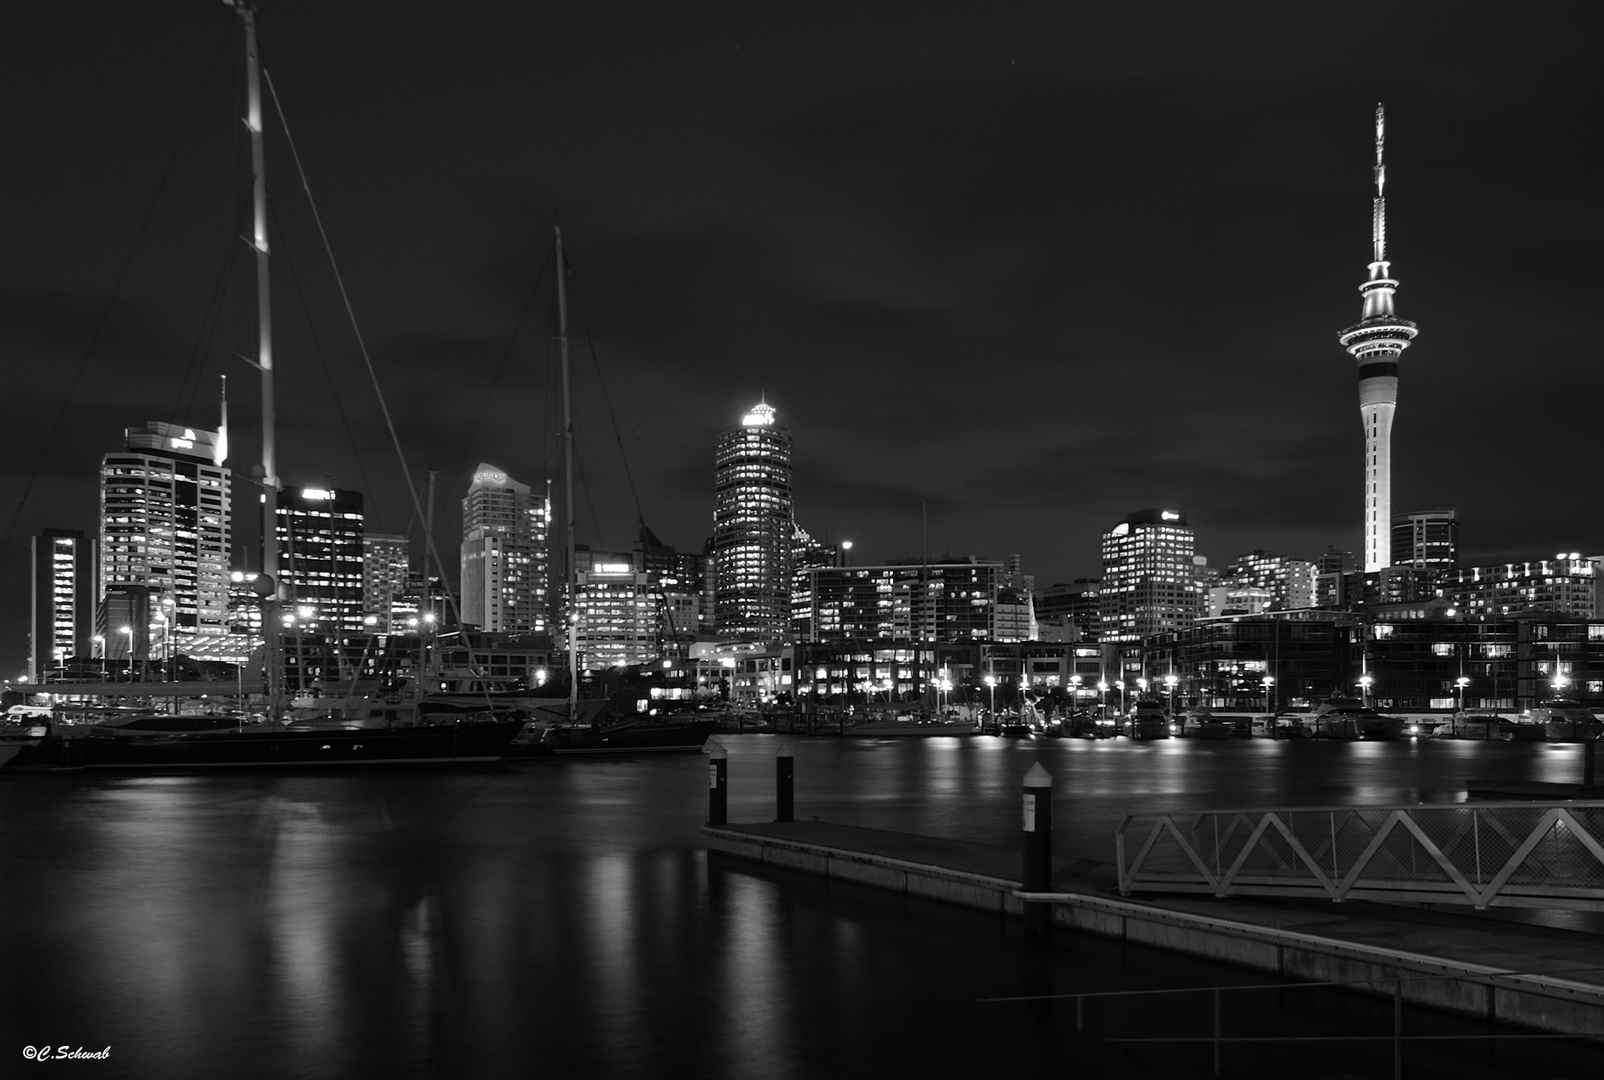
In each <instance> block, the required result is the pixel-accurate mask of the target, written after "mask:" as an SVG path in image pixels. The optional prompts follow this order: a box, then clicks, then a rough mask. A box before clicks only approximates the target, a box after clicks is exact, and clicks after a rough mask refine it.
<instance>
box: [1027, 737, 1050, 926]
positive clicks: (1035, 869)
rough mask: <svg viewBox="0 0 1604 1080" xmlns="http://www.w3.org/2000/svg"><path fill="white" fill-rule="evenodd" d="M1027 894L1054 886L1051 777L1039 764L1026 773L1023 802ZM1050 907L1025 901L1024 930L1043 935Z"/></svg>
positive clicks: (1048, 923) (1047, 922) (1046, 890)
mask: <svg viewBox="0 0 1604 1080" xmlns="http://www.w3.org/2000/svg"><path fill="white" fill-rule="evenodd" d="M1023 803H1024V805H1023V811H1024V815H1023V816H1024V830H1025V873H1024V878H1025V881H1024V884H1025V891H1026V892H1037V893H1042V892H1051V891H1052V887H1053V777H1052V774H1051V773H1049V772H1048V771H1047V770H1046V769H1044V768H1042V765H1041V762H1039V761H1038V762H1036V764H1034V765H1032V766H1031V767H1030V771H1029V772H1027V773H1026V774H1025V791H1024V800H1023ZM1051 918H1052V906H1051V905H1050V904H1044V903H1041V902H1039V901H1035V902H1033V901H1030V900H1027V901H1025V929H1026V930H1032V931H1037V932H1041V933H1045V932H1046V930H1047V928H1048V927H1049V926H1050V925H1051Z"/></svg>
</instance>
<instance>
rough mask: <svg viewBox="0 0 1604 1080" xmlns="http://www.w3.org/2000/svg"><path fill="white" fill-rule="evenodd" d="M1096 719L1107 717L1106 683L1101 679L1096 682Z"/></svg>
mask: <svg viewBox="0 0 1604 1080" xmlns="http://www.w3.org/2000/svg"><path fill="white" fill-rule="evenodd" d="M1097 719H1099V720H1107V719H1108V684H1107V683H1106V682H1102V681H1099V682H1098V684H1097Z"/></svg>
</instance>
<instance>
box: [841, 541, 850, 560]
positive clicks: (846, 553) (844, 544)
mask: <svg viewBox="0 0 1604 1080" xmlns="http://www.w3.org/2000/svg"><path fill="white" fill-rule="evenodd" d="M841 565H842V566H851V565H852V541H851V540H843V541H841Z"/></svg>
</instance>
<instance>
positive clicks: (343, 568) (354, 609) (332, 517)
mask: <svg viewBox="0 0 1604 1080" xmlns="http://www.w3.org/2000/svg"><path fill="white" fill-rule="evenodd" d="M364 520H365V519H364V515H363V512H362V493H361V492H358V491H341V490H338V489H335V488H291V489H288V490H285V491H281V492H279V496H278V523H277V525H278V527H277V529H276V530H275V531H276V533H277V536H278V560H279V563H278V565H279V591H280V595H282V596H283V597H284V598H285V599H284V603H285V605H286V609H287V611H288V613H290V614H293V615H294V616H295V617H296V620H297V624H298V625H300V626H303V627H305V628H308V629H311V630H313V631H315V632H318V633H322V634H326V635H329V636H331V637H332V636H335V635H339V634H348V633H358V632H360V631H362V630H363V629H364V626H363V621H362V616H363V614H364V604H363V592H362V578H363V545H362V536H363V527H362V526H363V522H364Z"/></svg>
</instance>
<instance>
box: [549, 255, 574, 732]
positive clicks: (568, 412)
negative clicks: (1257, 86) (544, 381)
mask: <svg viewBox="0 0 1604 1080" xmlns="http://www.w3.org/2000/svg"><path fill="white" fill-rule="evenodd" d="M553 229H554V231H555V232H556V234H557V340H558V342H559V345H560V350H561V354H562V368H563V474H564V483H565V488H566V490H565V491H564V503H563V513H564V515H565V516H566V517H567V519H568V520H567V529H566V531H567V533H568V537H567V544H568V567H567V574H568V610H567V612H566V613H565V618H566V620H567V623H568V635H567V636H568V719H569V720H570V721H575V722H577V721H578V719H579V593H578V589H577V575H576V574H575V566H574V563H575V555H574V403H573V400H572V397H571V396H570V394H569V390H568V288H567V283H566V282H565V281H564V277H565V272H566V269H567V267H566V264H565V263H564V262H563V230H562V226H561V225H556V226H553Z"/></svg>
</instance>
